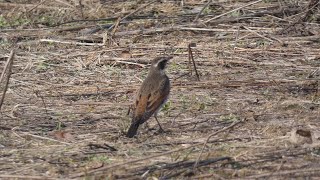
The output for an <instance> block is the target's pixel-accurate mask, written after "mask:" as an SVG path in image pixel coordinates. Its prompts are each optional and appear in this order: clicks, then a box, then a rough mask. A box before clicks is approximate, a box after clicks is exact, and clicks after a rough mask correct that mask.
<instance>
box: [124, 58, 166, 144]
mask: <svg viewBox="0 0 320 180" xmlns="http://www.w3.org/2000/svg"><path fill="white" fill-rule="evenodd" d="M171 58H172V56H167V57H157V58H155V59H154V60H153V61H152V63H151V67H150V69H149V73H148V75H147V77H146V79H145V80H144V81H143V83H142V85H141V87H140V89H139V91H138V93H137V97H136V101H135V104H134V113H133V117H132V121H131V126H130V128H129V130H128V132H127V135H126V136H127V137H129V138H132V137H133V136H134V135H136V134H137V131H138V128H139V126H140V125H141V124H143V123H144V122H146V121H147V120H148V119H149V118H150V117H151V116H152V115H154V118H155V119H156V121H157V123H158V125H159V128H160V130H161V131H163V129H162V127H161V125H160V123H159V121H158V119H157V113H158V112H159V110H160V109H161V108H162V106H163V105H164V104H165V103H166V101H167V100H168V97H169V92H170V81H169V78H168V76H167V75H166V74H165V71H164V70H165V68H166V65H167V62H168V60H170V59H171Z"/></svg>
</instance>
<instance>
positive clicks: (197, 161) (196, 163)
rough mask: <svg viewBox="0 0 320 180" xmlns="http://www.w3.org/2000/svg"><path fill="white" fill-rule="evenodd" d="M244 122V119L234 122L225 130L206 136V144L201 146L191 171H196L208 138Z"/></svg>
mask: <svg viewBox="0 0 320 180" xmlns="http://www.w3.org/2000/svg"><path fill="white" fill-rule="evenodd" d="M245 120H246V119H245V118H244V119H242V120H240V121H235V122H234V123H232V124H231V125H230V126H228V127H225V128H223V129H221V130H219V131H217V132H214V133H212V134H210V135H209V136H208V138H207V140H206V142H205V143H204V144H203V146H202V149H201V152H200V154H199V156H198V158H197V160H196V162H195V163H194V166H193V169H196V168H197V166H198V163H199V160H200V157H201V155H202V153H203V151H204V148H205V147H206V145H207V144H208V142H209V140H210V138H211V137H212V136H215V135H217V134H219V133H221V132H224V131H226V130H228V129H230V128H233V127H234V126H236V125H237V124H239V123H241V122H243V121H245Z"/></svg>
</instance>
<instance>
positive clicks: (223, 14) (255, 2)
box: [204, 0, 262, 23]
mask: <svg viewBox="0 0 320 180" xmlns="http://www.w3.org/2000/svg"><path fill="white" fill-rule="evenodd" d="M261 1H262V0H258V1H254V2H251V3H248V4H246V5H244V6H241V7H238V8H235V9H233V10H231V11H228V12H225V13H222V14H220V15H218V16H215V17H213V18H211V19H209V20H207V21H205V22H204V23H208V22H210V21H212V20H215V19H218V18H220V17H222V16H225V15H227V14H230V13H232V12H235V11H238V10H240V9H242V8H245V7H248V6H251V5H253V4H257V3H259V2H261Z"/></svg>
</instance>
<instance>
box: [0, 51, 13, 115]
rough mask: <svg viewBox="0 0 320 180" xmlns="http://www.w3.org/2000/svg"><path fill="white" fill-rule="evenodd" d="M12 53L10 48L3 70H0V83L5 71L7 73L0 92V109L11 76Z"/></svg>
mask: <svg viewBox="0 0 320 180" xmlns="http://www.w3.org/2000/svg"><path fill="white" fill-rule="evenodd" d="M14 53H15V51H14V50H11V52H10V55H9V58H8V60H7V62H6V65H5V66H4V69H3V72H2V74H1V77H0V84H1V83H2V82H3V81H4V79H5V74H6V72H7V73H8V74H7V78H6V79H5V84H4V88H3V93H2V96H1V99H0V110H1V107H2V104H3V101H4V97H5V95H6V92H7V89H8V85H9V80H10V77H11V72H12V64H13V59H14Z"/></svg>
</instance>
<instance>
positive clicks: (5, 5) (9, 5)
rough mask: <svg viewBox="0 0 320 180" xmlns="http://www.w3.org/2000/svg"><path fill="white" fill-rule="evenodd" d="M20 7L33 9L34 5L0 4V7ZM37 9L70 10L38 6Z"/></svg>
mask: <svg viewBox="0 0 320 180" xmlns="http://www.w3.org/2000/svg"><path fill="white" fill-rule="evenodd" d="M1 6H2V7H21V8H25V7H27V8H28V7H31V8H34V4H22V3H21V4H20V3H0V7H1ZM37 8H39V9H52V10H57V9H59V10H69V9H70V8H66V7H55V6H44V5H40V6H37Z"/></svg>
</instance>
